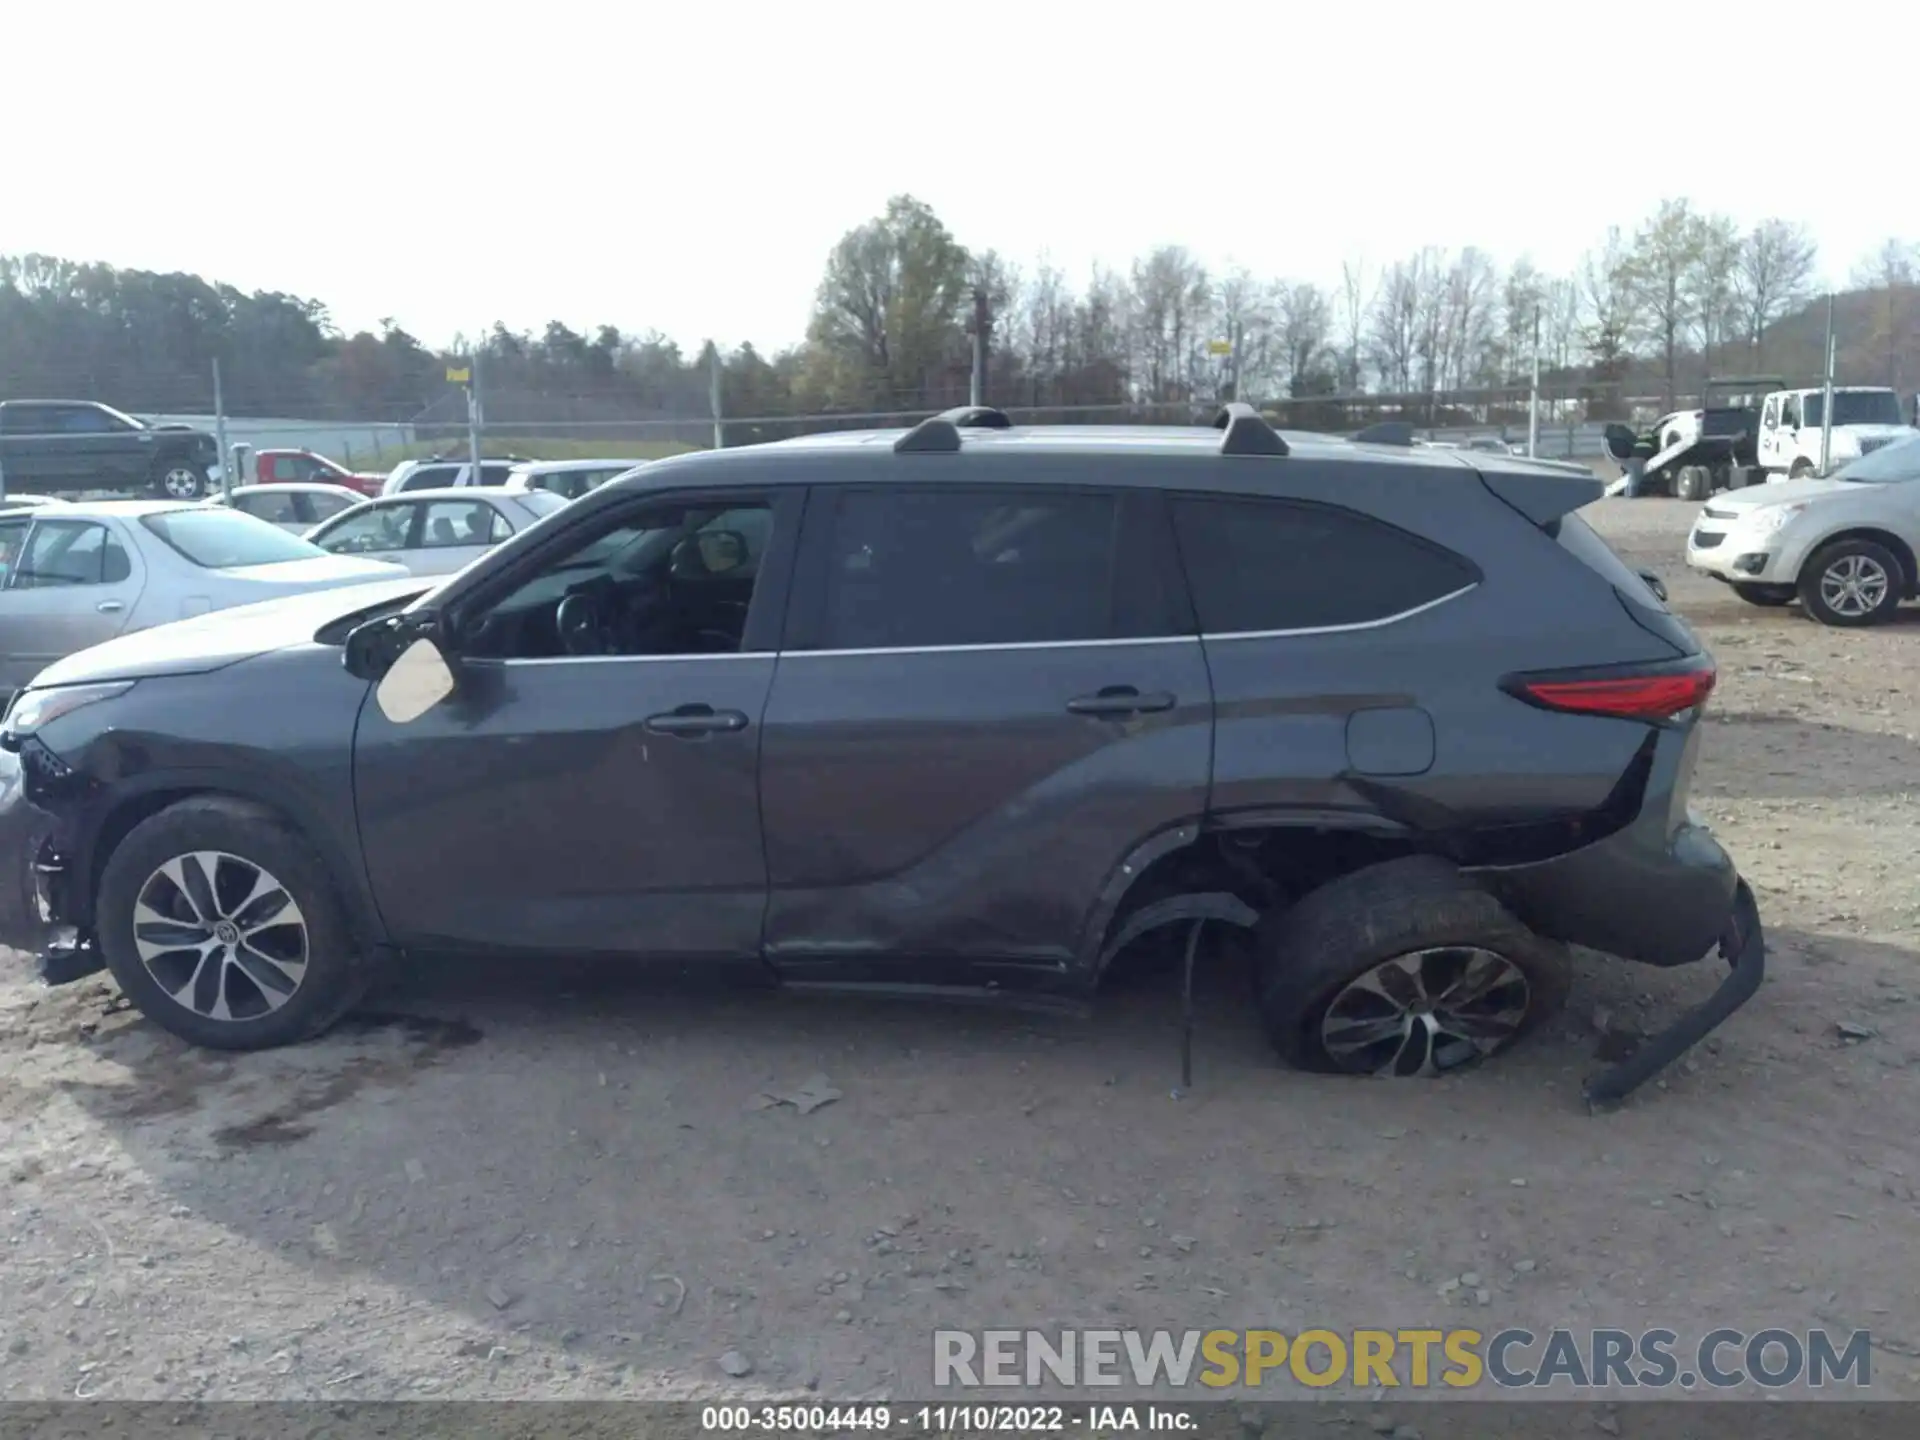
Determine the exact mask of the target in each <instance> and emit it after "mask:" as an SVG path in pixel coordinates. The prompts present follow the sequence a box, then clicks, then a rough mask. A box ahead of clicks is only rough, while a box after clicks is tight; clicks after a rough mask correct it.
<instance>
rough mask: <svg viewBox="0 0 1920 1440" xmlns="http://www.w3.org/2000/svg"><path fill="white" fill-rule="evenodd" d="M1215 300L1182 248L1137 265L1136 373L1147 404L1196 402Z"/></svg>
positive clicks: (1172, 248)
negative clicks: (1210, 306) (1207, 326)
mask: <svg viewBox="0 0 1920 1440" xmlns="http://www.w3.org/2000/svg"><path fill="white" fill-rule="evenodd" d="M1211 294H1212V290H1211V286H1210V285H1209V283H1208V278H1207V272H1206V270H1205V269H1204V268H1203V267H1202V266H1201V264H1200V262H1199V261H1198V260H1196V259H1195V258H1194V257H1193V256H1192V255H1191V254H1189V253H1188V252H1187V250H1186V249H1185V248H1184V247H1182V246H1179V245H1163V246H1161V247H1160V248H1159V249H1157V250H1155V251H1154V252H1153V253H1152V254H1150V255H1148V256H1147V258H1146V259H1144V260H1137V261H1135V262H1134V266H1133V300H1134V313H1133V320H1134V326H1133V335H1134V354H1135V357H1136V360H1137V362H1138V363H1137V365H1136V368H1135V372H1134V373H1135V377H1136V379H1138V380H1139V381H1141V382H1143V383H1144V384H1145V386H1146V388H1147V395H1146V398H1147V399H1148V400H1150V401H1169V400H1187V399H1190V398H1192V395H1193V389H1194V379H1195V372H1196V369H1197V367H1196V365H1195V361H1196V360H1197V359H1198V354H1199V351H1200V350H1201V348H1202V347H1203V345H1204V344H1205V341H1206V339H1207V337H1206V336H1205V335H1204V334H1202V329H1203V327H1204V324H1205V321H1206V319H1207V311H1208V302H1209V300H1210V298H1211Z"/></svg>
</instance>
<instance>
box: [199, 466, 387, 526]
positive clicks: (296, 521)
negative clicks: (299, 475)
mask: <svg viewBox="0 0 1920 1440" xmlns="http://www.w3.org/2000/svg"><path fill="white" fill-rule="evenodd" d="M366 498H367V497H366V496H364V495H362V494H361V493H360V492H359V491H357V490H349V489H348V488H347V487H346V486H344V485H326V484H322V483H321V482H319V481H317V480H290V481H274V482H272V483H270V484H266V485H236V486H234V487H233V496H232V498H231V499H229V498H228V497H227V496H225V495H215V496H214V497H213V498H212V499H211V500H206V501H203V502H202V503H203V504H207V505H227V506H230V507H232V508H233V509H235V510H238V511H239V512H240V513H241V514H243V515H251V516H253V517H254V518H256V519H259V520H264V521H266V522H267V523H268V524H269V525H278V526H279V527H280V528H281V529H282V530H285V531H288V532H290V533H291V534H294V535H304V534H306V533H307V532H308V531H309V530H311V529H313V527H314V526H316V525H318V524H319V523H320V522H321V521H322V520H331V519H332V518H333V517H334V516H336V515H338V514H339V513H340V512H341V511H342V510H347V509H351V508H352V507H353V506H355V505H358V504H359V503H360V502H361V501H362V500H364V499H366Z"/></svg>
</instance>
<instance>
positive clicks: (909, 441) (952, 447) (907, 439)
mask: <svg viewBox="0 0 1920 1440" xmlns="http://www.w3.org/2000/svg"><path fill="white" fill-rule="evenodd" d="M893 448H894V453H896V454H900V455H908V454H949V455H950V454H952V453H953V452H954V451H956V450H958V449H959V448H960V427H959V426H958V425H956V424H954V423H953V421H951V420H949V419H948V418H947V417H946V416H944V415H930V416H928V417H927V418H926V419H925V420H922V421H921V422H920V423H919V424H918V425H916V426H914V427H913V428H912V429H911V430H909V431H907V433H906V434H904V435H902V436H901V437H900V438H899V439H898V440H896V441H894V442H893Z"/></svg>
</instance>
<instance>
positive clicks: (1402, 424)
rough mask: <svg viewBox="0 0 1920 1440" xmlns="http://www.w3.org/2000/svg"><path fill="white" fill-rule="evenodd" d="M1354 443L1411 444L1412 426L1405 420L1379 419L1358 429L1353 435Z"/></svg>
mask: <svg viewBox="0 0 1920 1440" xmlns="http://www.w3.org/2000/svg"><path fill="white" fill-rule="evenodd" d="M1353 441H1354V443H1355V444H1356V445H1406V446H1409V447H1411V446H1412V444H1413V426H1411V425H1409V424H1408V423H1407V422H1406V421H1405V420H1381V421H1379V422H1378V423H1376V424H1373V425H1369V426H1367V428H1366V429H1364V430H1361V431H1358V432H1356V433H1355V435H1354V437H1353Z"/></svg>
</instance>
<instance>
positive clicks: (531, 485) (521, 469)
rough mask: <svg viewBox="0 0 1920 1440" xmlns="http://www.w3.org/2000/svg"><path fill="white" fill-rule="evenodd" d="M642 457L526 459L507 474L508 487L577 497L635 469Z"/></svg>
mask: <svg viewBox="0 0 1920 1440" xmlns="http://www.w3.org/2000/svg"><path fill="white" fill-rule="evenodd" d="M646 463H647V462H646V461H645V460H529V461H528V462H527V463H526V464H524V465H516V466H514V467H513V469H512V470H511V471H510V472H509V473H508V475H507V489H509V490H547V491H551V492H552V493H553V494H555V495H558V496H559V497H560V498H561V499H562V500H578V499H579V498H580V497H581V496H582V495H584V494H586V493H587V492H588V491H589V490H598V489H599V488H600V487H601V486H602V485H604V484H606V483H607V482H608V481H609V480H613V479H617V478H618V477H619V476H622V475H624V474H626V473H627V472H628V471H629V470H637V469H639V468H640V467H641V466H642V465H645V464H646Z"/></svg>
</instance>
